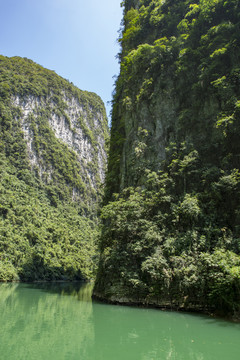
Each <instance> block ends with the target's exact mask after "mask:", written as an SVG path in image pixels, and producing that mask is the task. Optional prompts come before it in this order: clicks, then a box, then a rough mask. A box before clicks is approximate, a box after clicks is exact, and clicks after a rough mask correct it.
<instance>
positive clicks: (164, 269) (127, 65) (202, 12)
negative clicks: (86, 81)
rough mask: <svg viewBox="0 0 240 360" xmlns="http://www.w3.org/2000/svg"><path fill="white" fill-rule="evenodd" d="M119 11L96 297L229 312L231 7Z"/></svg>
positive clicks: (236, 266)
mask: <svg viewBox="0 0 240 360" xmlns="http://www.w3.org/2000/svg"><path fill="white" fill-rule="evenodd" d="M123 6H124V18H123V29H122V34H121V37H120V39H119V40H120V42H121V45H122V49H121V52H120V54H119V58H120V61H121V71H120V75H119V77H118V79H117V81H116V87H115V93H114V97H113V111H112V128H111V139H110V153H109V162H108V171H107V175H106V191H105V204H106V206H105V207H104V208H103V210H102V218H103V219H104V224H105V225H104V226H103V231H102V237H101V259H100V266H99V272H98V277H97V281H96V285H95V294H96V295H98V296H99V297H102V298H105V299H108V300H110V301H120V302H136V303H146V304H155V305H159V306H164V305H165V306H169V307H175V308H184V309H190V308H191V309H198V310H199V309H201V310H205V311H206V310H214V311H219V312H221V311H222V312H223V313H225V314H226V313H227V312H228V311H229V312H230V313H232V314H233V313H234V312H236V313H237V312H239V310H240V309H239V300H240V292H239V289H240V284H239V279H240V277H239V274H240V273H239V271H240V257H239V253H240V248H239V237H240V232H239V230H240V228H239V221H240V217H239V214H240V208H239V203H240V175H239V174H240V172H239V169H240V162H239V159H240V157H239V156H240V147H239V141H238V138H239V134H240V126H239V124H240V117H239V116H240V111H239V109H240V106H239V104H240V103H239V98H240V92H239V89H240V88H239V84H240V70H239V57H240V52H239V46H237V43H238V41H239V24H240V22H239V21H240V13H239V6H238V2H236V1H232V0H229V1H225V0H224V1H223V0H218V1H215V0H211V1H207V2H206V1H203V0H199V1H195V2H194V1H188V0H186V1H182V0H175V1H172V0H165V1H161V0H152V1H150V0H125V1H124V2H123Z"/></svg>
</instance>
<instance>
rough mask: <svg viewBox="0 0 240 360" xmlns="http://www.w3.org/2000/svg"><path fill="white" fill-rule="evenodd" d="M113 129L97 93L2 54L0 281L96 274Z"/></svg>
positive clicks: (73, 277)
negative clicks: (99, 213) (101, 204)
mask: <svg viewBox="0 0 240 360" xmlns="http://www.w3.org/2000/svg"><path fill="white" fill-rule="evenodd" d="M108 133H109V131H108V123H107V117H106V112H105V107H104V104H103V102H102V100H101V99H100V97H99V96H97V95H96V94H94V93H90V92H86V91H81V90H79V89H78V88H77V87H75V86H74V85H73V84H72V83H69V81H67V80H65V79H63V78H61V77H60V76H58V75H57V74H56V73H55V72H53V71H50V70H47V69H45V68H43V67H42V66H40V65H38V64H36V63H34V62H33V61H31V60H28V59H25V58H24V59H23V58H20V57H13V58H7V57H4V56H0V166H1V178H0V239H1V241H0V281H1V280H2V281H10V280H19V279H20V280H24V281H34V280H59V279H60V280H73V279H78V280H79V279H89V278H91V277H92V276H93V271H94V268H95V266H96V260H95V259H96V255H97V254H96V237H97V223H98V220H97V211H98V207H99V202H100V201H101V199H102V184H103V182H104V178H105V167H106V159H107V140H108Z"/></svg>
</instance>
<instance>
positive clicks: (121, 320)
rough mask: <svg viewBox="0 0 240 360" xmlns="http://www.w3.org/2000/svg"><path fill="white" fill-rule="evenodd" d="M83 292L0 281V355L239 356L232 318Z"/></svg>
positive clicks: (68, 358)
mask: <svg viewBox="0 0 240 360" xmlns="http://www.w3.org/2000/svg"><path fill="white" fill-rule="evenodd" d="M91 291H92V287H91V285H89V284H84V285H81V284H68V283H62V284H0V359H1V360H13V359H14V360H40V359H44V360H48V359H49V360H135V359H136V360H153V359H154V360H155V359H158V360H167V359H171V360H172V359H174V360H195V359H196V360H239V359H240V324H235V323H231V322H228V321H224V320H220V319H213V318H208V317H206V316H201V315H193V314H185V313H177V312H167V311H161V310H155V309H141V308H136V307H126V306H114V305H106V304H102V303H98V302H95V301H93V302H92V301H91Z"/></svg>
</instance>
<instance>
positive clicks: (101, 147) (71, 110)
mask: <svg viewBox="0 0 240 360" xmlns="http://www.w3.org/2000/svg"><path fill="white" fill-rule="evenodd" d="M62 96H63V106H64V112H62V113H61V112H57V111H56V104H55V103H54V100H53V98H52V96H48V97H47V98H41V97H40V98H38V97H34V96H31V95H29V96H26V97H20V96H18V95H17V96H13V97H12V104H13V106H15V107H17V108H18V109H20V111H21V118H20V123H21V127H22V130H23V132H24V138H25V139H26V142H27V149H28V156H29V160H30V164H31V167H32V169H33V168H34V167H37V168H38V170H39V174H40V177H41V178H43V177H48V179H51V171H52V170H51V166H50V167H48V165H47V164H46V163H45V161H44V157H43V156H41V152H40V153H38V152H37V151H36V149H35V145H34V144H35V138H34V131H33V129H32V126H31V125H32V122H33V121H35V122H36V123H37V121H38V117H39V115H40V114H41V110H42V109H43V108H45V109H46V108H47V109H49V113H48V116H47V121H48V126H49V128H50V129H51V130H52V131H53V132H54V135H55V137H56V139H58V140H60V142H62V143H64V144H66V145H67V147H68V148H69V149H72V150H73V151H74V152H75V153H76V155H77V160H78V162H79V164H81V169H82V173H81V178H82V181H83V182H84V183H85V184H86V185H87V186H91V187H93V188H95V189H96V188H97V187H98V185H99V184H100V183H103V181H104V176H105V168H106V156H107V154H106V148H105V141H106V138H105V137H106V133H107V126H106V115H105V113H104V112H103V111H100V110H97V111H95V110H94V108H93V107H92V106H91V104H89V105H88V107H87V108H85V109H84V105H83V104H81V103H80V102H79V99H78V98H77V97H71V98H68V97H67V96H66V94H64V92H63V94H62ZM90 132H91V133H92V134H93V133H94V138H93V136H92V137H91V136H89V133H90ZM91 165H92V167H91ZM94 165H95V170H96V171H93V169H92V168H93V167H94Z"/></svg>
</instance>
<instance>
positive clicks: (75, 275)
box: [18, 255, 85, 282]
mask: <svg viewBox="0 0 240 360" xmlns="http://www.w3.org/2000/svg"><path fill="white" fill-rule="evenodd" d="M18 275H19V279H20V281H23V282H34V281H59V280H60V281H84V280H85V279H84V278H83V276H82V274H81V272H80V271H79V270H76V269H74V267H73V266H69V265H68V267H67V268H64V267H61V266H48V265H47V264H46V263H45V262H44V259H43V258H42V257H41V256H39V255H34V256H33V257H32V258H31V259H29V260H28V261H27V262H26V263H25V264H24V265H23V266H22V267H21V270H20V271H19V274H18Z"/></svg>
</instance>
